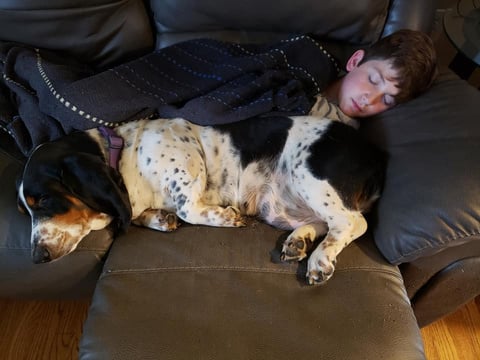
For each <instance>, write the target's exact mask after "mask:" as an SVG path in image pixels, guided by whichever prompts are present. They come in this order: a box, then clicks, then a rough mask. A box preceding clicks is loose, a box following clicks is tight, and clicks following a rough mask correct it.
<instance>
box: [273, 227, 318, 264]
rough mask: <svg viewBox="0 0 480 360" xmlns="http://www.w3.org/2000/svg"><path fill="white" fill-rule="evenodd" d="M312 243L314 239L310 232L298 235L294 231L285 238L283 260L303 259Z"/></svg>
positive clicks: (281, 258)
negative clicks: (311, 237)
mask: <svg viewBox="0 0 480 360" xmlns="http://www.w3.org/2000/svg"><path fill="white" fill-rule="evenodd" d="M311 245H312V240H311V239H310V237H309V235H308V234H305V235H304V236H298V235H295V234H294V233H292V234H290V236H289V237H288V238H287V240H285V242H284V243H283V246H282V254H281V255H280V260H282V261H301V260H303V259H305V258H306V257H307V251H308V250H309V249H310V247H311Z"/></svg>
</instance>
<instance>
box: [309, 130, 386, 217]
mask: <svg viewBox="0 0 480 360" xmlns="http://www.w3.org/2000/svg"><path fill="white" fill-rule="evenodd" d="M309 151H310V155H309V156H308V158H307V166H308V167H309V169H310V171H311V172H312V174H313V175H314V176H315V177H317V178H319V179H326V180H328V181H329V183H330V184H331V185H332V186H333V187H334V188H335V189H336V190H337V191H338V193H339V195H340V197H341V198H342V200H343V202H344V204H345V205H346V206H347V207H348V208H350V209H355V210H360V211H362V210H364V209H366V208H368V207H369V205H370V204H371V201H372V198H374V197H375V196H376V195H379V194H380V191H381V189H382V187H383V181H384V177H385V168H386V160H387V157H386V154H385V153H384V152H382V151H381V150H379V149H378V148H376V147H375V146H373V145H372V144H370V143H368V142H367V141H366V140H364V139H363V138H362V136H361V135H360V133H359V132H358V131H357V130H355V129H354V128H352V127H350V126H348V125H345V124H343V123H340V122H337V121H333V122H332V123H331V124H330V125H329V127H328V128H327V129H326V130H325V133H324V135H323V136H322V137H321V138H320V139H318V140H317V141H315V142H314V143H313V144H312V145H311V146H310V149H309Z"/></svg>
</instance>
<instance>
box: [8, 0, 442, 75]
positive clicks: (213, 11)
mask: <svg viewBox="0 0 480 360" xmlns="http://www.w3.org/2000/svg"><path fill="white" fill-rule="evenodd" d="M434 3H435V0H421V1H419V0H355V1H352V0H321V1H320V0H122V1H118V0H48V1H45V0H22V1H18V0H3V1H1V2H0V40H6V41H15V42H20V43H24V44H28V45H32V46H35V47H42V48H48V49H53V50H56V51H64V52H65V53H67V54H70V55H74V56H75V57H77V58H78V59H79V60H81V61H84V62H87V63H91V64H94V65H98V66H106V65H111V64H112V63H115V62H118V61H124V60H126V59H128V58H132V57H135V56H137V55H140V54H142V53H145V52H147V51H150V50H152V48H153V47H154V39H155V38H156V40H157V41H156V47H163V46H166V45H169V44H171V43H173V42H177V41H180V40H184V39H188V38H192V37H201V36H212V37H215V38H220V39H225V40H236V41H262V40H264V41H269V40H273V39H278V38H279V37H280V38H283V37H287V36H291V35H292V34H298V33H316V34H317V35H321V36H323V37H326V38H328V39H332V40H342V41H347V42H350V43H352V44H361V45H364V44H367V43H370V42H372V41H374V40H376V39H378V38H379V37H380V36H382V35H383V34H385V33H388V32H391V31H394V30H396V29H397V28H403V27H409V28H412V27H413V28H420V29H422V30H427V31H428V30H429V27H430V25H431V24H430V22H431V19H432V14H433V10H434V9H435V6H434ZM152 25H154V26H152Z"/></svg>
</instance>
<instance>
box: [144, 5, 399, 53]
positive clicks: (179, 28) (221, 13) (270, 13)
mask: <svg viewBox="0 0 480 360" xmlns="http://www.w3.org/2000/svg"><path fill="white" fill-rule="evenodd" d="M389 5H390V1H389V0H356V1H351V0H335V1H318V0H295V1H291V0H275V1H270V0H242V1H239V0H219V1H212V0H156V1H151V7H152V11H153V14H154V19H155V26H156V29H157V32H158V34H160V36H159V39H160V41H162V40H164V39H167V38H168V36H172V35H181V34H187V35H188V33H191V32H196V33H198V32H202V33H206V34H208V35H210V36H211V35H212V34H215V33H216V32H217V33H219V32H220V33H221V32H222V31H223V30H230V32H229V34H230V36H234V35H235V32H240V34H237V35H236V36H237V37H239V38H241V36H243V37H245V36H248V35H245V32H250V33H254V34H255V36H248V37H250V38H258V36H259V33H260V34H262V33H263V34H264V36H265V37H266V36H268V34H269V33H270V34H271V33H275V34H292V33H294V34H298V33H300V34H301V33H309V32H313V33H316V34H321V35H324V36H326V37H328V38H330V39H333V40H348V41H351V42H355V43H369V42H371V41H373V40H376V39H378V38H379V37H380V35H381V33H382V31H383V27H384V24H385V20H386V18H387V15H388V9H389ZM241 33H243V34H241ZM224 34H226V33H223V34H221V35H224ZM217 35H218V34H217ZM159 46H162V44H160V45H159Z"/></svg>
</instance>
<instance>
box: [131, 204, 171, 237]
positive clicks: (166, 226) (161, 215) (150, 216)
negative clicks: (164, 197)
mask: <svg viewBox="0 0 480 360" xmlns="http://www.w3.org/2000/svg"><path fill="white" fill-rule="evenodd" d="M133 223H134V224H136V225H140V226H145V227H148V228H150V229H154V230H159V231H168V232H169V231H173V230H176V229H177V228H178V226H179V225H180V223H179V221H178V218H177V215H175V214H174V213H172V212H168V211H165V210H162V209H147V210H145V211H144V212H143V213H142V214H141V215H140V216H139V217H138V218H137V219H135V220H134V221H133Z"/></svg>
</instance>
